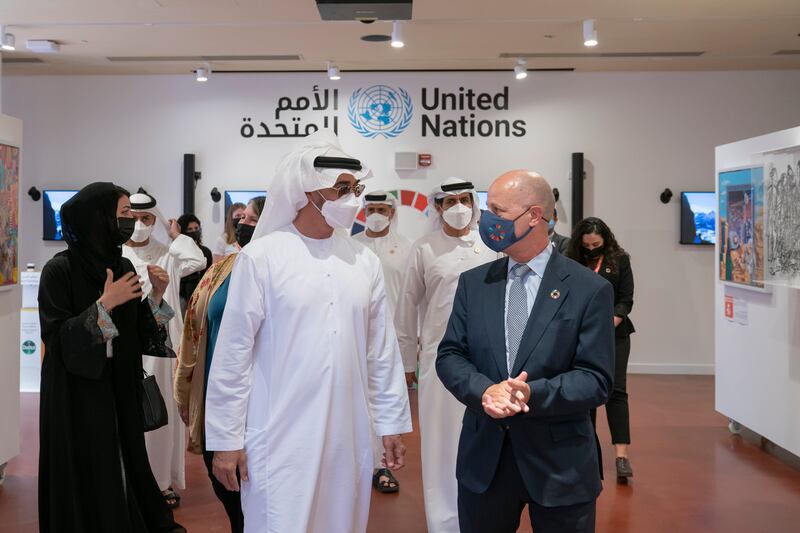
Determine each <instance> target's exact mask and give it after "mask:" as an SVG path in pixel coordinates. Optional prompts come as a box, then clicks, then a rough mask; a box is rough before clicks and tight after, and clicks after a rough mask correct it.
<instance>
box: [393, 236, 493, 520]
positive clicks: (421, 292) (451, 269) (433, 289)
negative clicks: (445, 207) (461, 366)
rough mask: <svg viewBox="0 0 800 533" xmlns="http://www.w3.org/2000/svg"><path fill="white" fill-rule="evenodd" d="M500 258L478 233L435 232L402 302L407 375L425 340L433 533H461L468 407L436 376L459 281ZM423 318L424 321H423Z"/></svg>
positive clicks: (413, 267) (424, 432)
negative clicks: (462, 447) (461, 458)
mask: <svg viewBox="0 0 800 533" xmlns="http://www.w3.org/2000/svg"><path fill="white" fill-rule="evenodd" d="M497 258H498V254H497V253H496V252H493V251H491V250H490V249H489V248H487V247H486V245H485V244H483V242H482V241H481V238H480V236H479V235H478V232H477V231H474V230H473V231H471V232H470V233H469V235H466V236H464V237H450V236H448V235H447V234H445V233H444V231H443V230H439V231H435V232H433V233H430V234H429V235H427V236H425V237H423V238H421V239H419V240H418V241H417V242H415V243H414V247H413V249H412V250H411V256H410V257H409V261H408V271H407V273H406V277H405V280H404V284H403V290H402V294H401V296H400V301H399V302H398V310H397V317H396V319H395V323H396V324H397V337H398V340H399V341H400V350H401V352H402V354H403V364H404V366H405V370H406V372H412V371H413V370H414V368H415V366H416V362H417V332H418V331H419V330H418V320H419V319H420V318H421V320H422V331H421V332H420V339H419V430H420V440H421V443H422V487H423V492H424V499H425V516H426V519H427V523H428V531H429V533H458V531H459V528H458V483H457V481H456V457H457V455H458V438H459V435H460V433H461V421H462V418H463V415H464V404H462V403H461V402H459V401H458V400H456V399H455V397H454V396H453V395H452V394H450V391H448V390H447V389H445V387H444V385H442V382H441V381H440V380H439V376H438V375H437V374H436V353H437V349H438V347H439V342H440V341H441V340H442V337H443V336H444V332H445V330H446V329H447V322H448V320H449V319H450V311H451V310H452V308H453V298H454V297H455V293H456V286H457V285H458V276H459V275H460V274H461V273H462V272H465V271H467V270H469V269H471V268H474V267H477V266H479V265H482V264H484V263H487V262H489V261H494V260H495V259H497ZM418 317H419V318H418Z"/></svg>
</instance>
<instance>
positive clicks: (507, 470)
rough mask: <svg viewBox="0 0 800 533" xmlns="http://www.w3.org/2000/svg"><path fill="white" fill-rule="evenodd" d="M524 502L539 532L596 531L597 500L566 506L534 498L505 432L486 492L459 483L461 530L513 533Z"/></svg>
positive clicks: (472, 532) (464, 531)
mask: <svg viewBox="0 0 800 533" xmlns="http://www.w3.org/2000/svg"><path fill="white" fill-rule="evenodd" d="M525 504H527V505H528V512H529V514H530V517H531V524H532V525H533V530H534V531H535V532H536V533H594V524H595V501H594V500H593V501H591V502H587V503H580V504H577V505H569V506H565V507H543V506H541V505H539V504H537V503H535V502H533V501H532V500H531V497H530V495H529V494H528V491H527V489H526V488H525V484H524V483H523V481H522V476H521V475H520V473H519V468H518V467H517V462H516V460H515V459H514V450H513V448H512V446H511V440H510V438H509V437H508V436H506V441H505V443H504V444H503V451H502V453H501V455H500V461H499V464H498V465H497V472H496V473H495V475H494V479H493V480H492V484H491V485H490V486H489V488H488V489H487V490H486V492H484V493H483V494H476V493H474V492H471V491H469V490H468V489H466V488H464V486H463V485H461V483H459V484H458V525H459V528H460V529H461V533H514V532H516V531H517V528H519V521H520V517H521V516H522V510H523V508H524V507H525Z"/></svg>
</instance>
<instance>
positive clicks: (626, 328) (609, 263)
mask: <svg viewBox="0 0 800 533" xmlns="http://www.w3.org/2000/svg"><path fill="white" fill-rule="evenodd" d="M566 255H567V257H569V258H571V259H574V260H575V261H577V262H578V263H580V264H582V265H584V266H586V267H588V268H590V269H592V270H594V271H595V272H596V273H597V274H599V275H600V276H602V277H603V278H605V279H606V280H608V281H609V282H610V283H611V285H612V286H613V287H614V328H615V349H614V351H615V367H614V389H613V391H612V393H611V397H610V398H609V400H608V403H607V404H606V415H607V417H608V428H609V430H610V431H611V442H612V443H613V444H614V447H615V449H616V469H617V479H618V480H620V481H623V480H626V479H627V478H629V477H632V476H633V469H632V468H631V462H630V459H629V458H628V446H629V445H630V443H631V428H630V413H629V409H628V391H627V373H628V357H629V356H630V354H631V333H633V332H634V331H636V330H635V329H634V327H633V322H631V319H630V318H629V317H628V315H629V314H630V312H631V309H632V308H633V271H632V270H631V260H630V256H629V255H628V254H627V253H626V252H625V250H623V249H622V247H621V246H620V245H619V244H618V243H617V239H616V238H615V237H614V234H613V233H612V232H611V229H609V227H608V226H607V225H606V223H605V222H603V221H602V220H600V219H599V218H596V217H589V218H585V219H583V220H581V221H580V222H579V223H578V225H577V226H575V229H574V230H573V231H572V239H571V241H570V246H569V249H568V250H567V254H566ZM596 418H597V412H596V410H593V411H592V423H593V424H595V425H596Z"/></svg>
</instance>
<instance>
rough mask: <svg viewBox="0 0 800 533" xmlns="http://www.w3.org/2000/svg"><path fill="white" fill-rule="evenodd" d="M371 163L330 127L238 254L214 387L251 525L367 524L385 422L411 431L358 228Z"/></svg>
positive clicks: (398, 450)
mask: <svg viewBox="0 0 800 533" xmlns="http://www.w3.org/2000/svg"><path fill="white" fill-rule="evenodd" d="M368 176H369V172H368V171H367V170H366V169H364V168H363V167H362V165H361V163H360V162H359V161H358V160H357V159H353V158H352V157H350V156H348V155H347V154H345V153H344V152H342V150H341V148H340V147H339V144H338V140H337V139H336V137H335V136H334V135H333V134H331V133H330V132H328V131H324V130H323V131H320V132H318V133H315V134H314V135H311V136H309V137H307V138H306V139H305V140H304V143H303V145H302V146H301V147H300V148H298V149H297V150H296V151H294V152H292V153H290V154H289V155H288V156H286V157H285V158H284V159H283V160H282V161H281V163H280V164H279V166H278V169H277V172H276V176H275V178H274V179H273V181H272V184H271V185H270V187H269V196H268V197H267V204H266V206H265V208H264V212H265V213H266V216H264V217H262V218H261V219H260V220H259V222H258V225H257V227H256V230H255V233H254V235H253V240H252V242H251V243H250V244H249V245H248V246H245V247H244V249H242V251H241V252H240V253H239V255H238V257H237V258H236V264H235V265H234V268H233V273H232V277H231V282H230V288H229V291H228V302H227V305H226V307H225V314H224V316H223V319H222V325H221V326H220V331H219V335H218V337H217V348H216V350H215V352H214V353H215V355H214V359H213V361H212V363H211V371H210V374H209V380H208V392H207V395H206V448H207V449H208V450H213V451H214V452H215V454H214V463H213V468H214V474H215V476H216V477H217V479H218V480H219V481H220V482H221V483H223V484H224V485H225V486H226V488H228V490H238V489H239V485H240V480H241V490H242V510H243V512H244V530H245V533H330V532H334V531H335V532H343V533H344V532H347V533H363V532H364V531H366V528H367V517H368V514H369V500H370V492H371V486H370V477H371V475H372V466H373V465H372V439H371V434H372V431H373V428H374V431H375V433H376V434H377V435H379V436H381V437H382V438H383V447H384V449H385V452H384V466H386V467H387V468H390V469H397V468H401V467H402V466H403V464H404V455H405V447H404V445H403V440H402V437H401V436H400V434H401V433H408V432H410V431H411V415H410V409H409V405H408V391H407V390H406V386H405V381H404V379H403V364H402V360H401V357H400V351H399V348H398V345H397V340H396V336H395V332H394V327H393V325H392V320H391V313H390V311H389V307H388V304H387V300H386V294H385V291H384V282H383V273H382V271H381V265H380V261H379V260H378V258H377V257H376V256H375V254H374V253H372V252H370V251H369V250H367V249H366V248H365V247H364V246H363V245H362V244H360V243H358V242H356V241H355V240H354V239H352V238H350V237H349V235H348V234H347V232H348V230H349V229H350V227H351V226H352V224H353V221H354V220H355V217H356V214H357V213H358V210H359V207H360V205H359V202H358V198H357V197H358V196H359V195H360V194H361V192H362V191H363V188H364V186H363V185H362V184H361V183H360V180H362V179H365V178H367V177H368Z"/></svg>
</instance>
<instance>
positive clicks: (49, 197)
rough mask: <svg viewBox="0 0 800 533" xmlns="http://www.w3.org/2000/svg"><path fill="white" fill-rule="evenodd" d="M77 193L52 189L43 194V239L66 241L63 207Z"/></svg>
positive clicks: (75, 191)
mask: <svg viewBox="0 0 800 533" xmlns="http://www.w3.org/2000/svg"><path fill="white" fill-rule="evenodd" d="M77 192H78V191H77V190H63V189H50V190H45V191H44V193H42V204H43V205H42V214H43V218H42V239H44V240H46V241H63V240H64V237H63V236H62V233H61V206H62V205H64V202H66V201H67V200H69V199H70V198H72V197H73V196H75V193H77Z"/></svg>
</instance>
